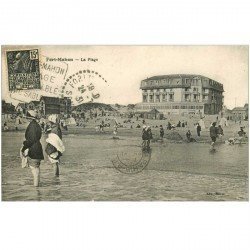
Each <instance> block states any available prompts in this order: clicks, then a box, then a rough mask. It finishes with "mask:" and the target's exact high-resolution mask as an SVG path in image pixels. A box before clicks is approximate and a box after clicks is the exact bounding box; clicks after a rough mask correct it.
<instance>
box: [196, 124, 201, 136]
mask: <svg viewBox="0 0 250 250" xmlns="http://www.w3.org/2000/svg"><path fill="white" fill-rule="evenodd" d="M196 130H197V135H198V136H199V137H200V136H201V126H200V124H199V123H198V125H197V128H196Z"/></svg>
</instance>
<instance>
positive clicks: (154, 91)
mask: <svg viewBox="0 0 250 250" xmlns="http://www.w3.org/2000/svg"><path fill="white" fill-rule="evenodd" d="M140 89H141V90H142V102H141V103H138V104H137V105H136V108H137V110H138V111H150V110H152V109H157V110H159V111H160V112H162V113H164V114H178V115H180V114H199V113H200V114H218V113H219V112H220V111H221V110H222V106H223V98H224V97H223V92H224V90H223V85H222V84H221V83H219V82H217V81H215V80H212V79H210V78H208V77H205V76H201V75H187V74H175V75H161V76H153V77H150V78H147V79H145V80H143V81H141V87H140Z"/></svg>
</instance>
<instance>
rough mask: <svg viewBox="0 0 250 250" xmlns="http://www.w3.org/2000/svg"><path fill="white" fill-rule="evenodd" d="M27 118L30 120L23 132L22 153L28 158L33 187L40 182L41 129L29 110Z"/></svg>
mask: <svg viewBox="0 0 250 250" xmlns="http://www.w3.org/2000/svg"><path fill="white" fill-rule="evenodd" d="M27 118H29V119H31V122H30V124H29V125H28V127H27V129H26V132H25V141H24V142H23V148H22V150H21V151H22V153H23V155H24V156H27V157H28V165H29V167H30V168H31V172H32V174H33V179H34V186H36V187H37V186H39V182H40V162H41V160H43V159H44V156H43V149H42V144H41V142H40V139H41V137H42V129H41V127H40V125H39V124H38V122H37V120H36V119H37V113H36V112H35V111H34V110H30V111H28V113H27Z"/></svg>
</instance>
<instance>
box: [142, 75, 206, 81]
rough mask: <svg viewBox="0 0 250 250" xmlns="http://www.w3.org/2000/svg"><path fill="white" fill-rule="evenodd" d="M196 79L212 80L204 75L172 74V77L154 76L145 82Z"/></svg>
mask: <svg viewBox="0 0 250 250" xmlns="http://www.w3.org/2000/svg"><path fill="white" fill-rule="evenodd" d="M194 77H203V78H207V79H210V78H208V77H205V76H202V75H194V74H170V75H160V76H152V77H150V78H147V79H144V81H148V80H160V79H165V78H194Z"/></svg>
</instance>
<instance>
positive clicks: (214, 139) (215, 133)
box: [210, 122, 218, 148]
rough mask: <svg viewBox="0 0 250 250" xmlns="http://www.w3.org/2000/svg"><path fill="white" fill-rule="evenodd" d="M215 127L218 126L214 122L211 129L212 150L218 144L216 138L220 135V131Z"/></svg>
mask: <svg viewBox="0 0 250 250" xmlns="http://www.w3.org/2000/svg"><path fill="white" fill-rule="evenodd" d="M215 126H216V122H213V123H212V126H211V127H210V137H211V139H212V143H211V146H212V148H213V147H214V143H215V142H216V137H217V133H218V130H217V128H216V127H215Z"/></svg>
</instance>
